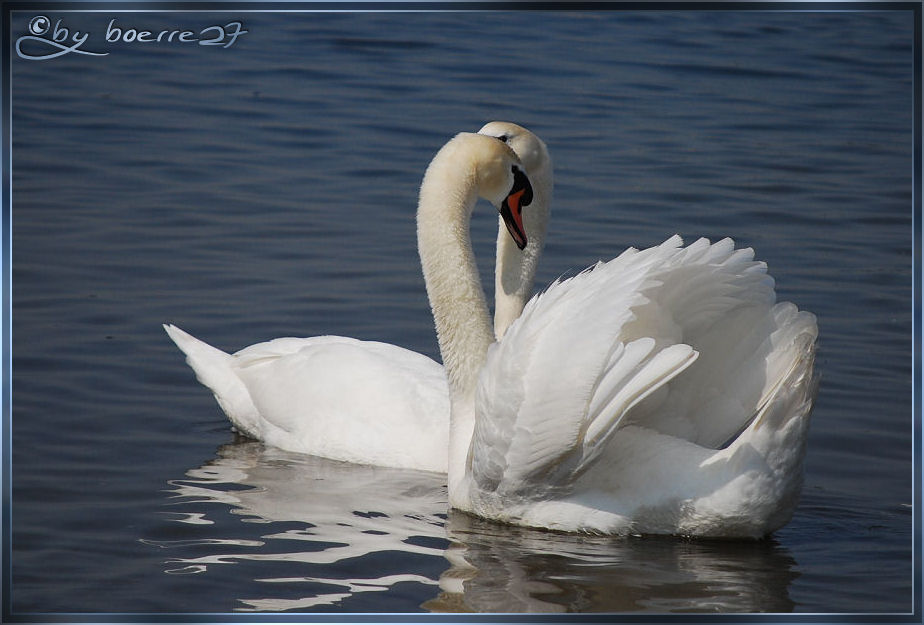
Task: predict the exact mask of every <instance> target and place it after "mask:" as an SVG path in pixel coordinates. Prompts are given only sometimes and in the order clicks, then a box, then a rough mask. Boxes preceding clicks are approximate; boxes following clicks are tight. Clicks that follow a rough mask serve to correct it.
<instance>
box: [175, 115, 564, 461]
mask: <svg viewBox="0 0 924 625" xmlns="http://www.w3.org/2000/svg"><path fill="white" fill-rule="evenodd" d="M479 132H481V133H482V134H484V135H488V136H491V137H497V138H502V140H503V141H504V142H505V143H506V144H507V145H509V146H510V148H511V149H512V150H514V151H515V152H517V153H518V154H519V155H520V156H521V157H522V160H523V162H524V164H525V166H528V167H529V171H530V173H531V174H532V176H533V178H534V179H535V184H536V193H535V197H534V201H533V210H532V211H531V212H530V214H529V215H526V216H525V217H524V225H525V228H526V230H527V232H528V233H529V236H530V238H531V241H530V243H529V245H528V246H527V247H526V248H525V249H524V250H522V251H521V250H519V249H518V248H517V246H516V245H514V244H513V242H512V241H511V239H510V237H509V236H508V235H507V232H506V228H505V227H504V225H503V223H501V224H500V226H499V231H500V232H499V236H498V241H497V263H496V275H497V290H496V316H495V325H494V327H495V331H496V332H497V336H502V335H503V333H504V331H505V330H506V328H507V326H509V324H510V323H511V321H512V320H513V319H515V318H516V317H517V316H518V315H519V313H520V311H521V310H522V308H523V305H524V304H525V303H526V301H527V299H528V298H529V296H530V295H531V294H532V285H533V280H534V277H535V273H536V268H537V265H538V262H539V256H540V252H541V250H542V245H543V241H544V239H545V232H546V227H547V223H548V209H549V202H550V201H551V193H552V164H551V160H550V158H549V154H548V151H547V149H546V147H545V144H544V143H543V142H542V141H541V140H540V139H539V138H538V137H536V135H534V134H533V133H531V132H529V131H528V130H526V129H525V128H522V127H520V126H517V125H516V124H511V123H509V122H490V123H488V124H486V125H485V126H484V127H483V128H482V129H481V130H480V131H479ZM492 141H494V139H492ZM164 328H165V329H166V331H167V333H168V334H169V336H170V338H171V339H173V341H174V342H175V343H176V345H177V346H178V347H179V348H180V349H181V350H182V351H183V352H184V353H185V354H186V360H187V362H188V363H189V365H190V366H191V367H192V368H193V370H194V371H195V372H196V375H197V377H198V379H199V381H200V382H202V384H204V385H205V386H207V387H208V388H209V389H210V390H211V391H212V393H213V394H214V395H215V398H216V400H217V401H218V404H219V405H220V406H221V408H222V410H223V411H224V412H225V414H226V415H227V416H228V418H229V419H230V420H231V422H232V424H233V425H234V426H235V427H236V428H237V429H238V430H239V431H240V432H241V433H243V434H245V435H247V436H250V437H252V438H255V439H258V440H260V441H263V442H264V443H267V444H269V445H273V446H276V447H280V448H282V449H285V450H287V451H295V452H301V453H307V454H313V455H317V456H323V457H326V458H332V459H335V460H344V461H348V462H355V463H359V464H372V465H379V466H388V467H397V468H409V469H419V470H425V471H436V472H442V473H446V471H447V457H448V449H449V391H448V387H447V384H446V375H445V372H444V370H443V367H442V366H441V365H439V364H438V363H436V362H434V361H433V360H432V359H430V358H427V357H426V356H423V355H421V354H417V353H415V352H412V351H410V350H407V349H403V348H401V347H397V346H394V345H389V344H386V343H378V342H374V341H360V340H357V339H352V338H346V337H340V336H316V337H310V338H280V339H275V340H272V341H268V342H265V343H258V344H256V345H252V346H250V347H247V348H245V349H243V350H241V351H239V352H237V353H235V354H233V355H231V354H227V353H225V352H223V351H221V350H219V349H216V348H214V347H211V346H210V345H208V344H206V343H204V342H202V341H200V340H198V339H196V338H195V337H193V336H191V335H189V334H187V333H186V332H184V331H183V330H181V329H179V328H177V327H176V326H173V325H165V326H164Z"/></svg>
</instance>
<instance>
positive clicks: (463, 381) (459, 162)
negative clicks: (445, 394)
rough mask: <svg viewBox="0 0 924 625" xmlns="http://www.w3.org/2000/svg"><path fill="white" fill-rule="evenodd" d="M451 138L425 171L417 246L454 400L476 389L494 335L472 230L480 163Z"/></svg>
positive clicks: (418, 214)
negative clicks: (458, 146)
mask: <svg viewBox="0 0 924 625" xmlns="http://www.w3.org/2000/svg"><path fill="white" fill-rule="evenodd" d="M456 147H457V146H456V145H455V143H454V142H452V141H451V142H450V143H448V144H446V146H444V147H443V149H442V150H440V152H439V153H437V155H436V156H435V157H434V159H433V161H432V162H431V164H430V166H429V167H428V168H427V172H426V174H424V179H423V182H422V183H421V187H420V202H419V204H418V209H417V245H418V251H419V253H420V261H421V266H422V268H423V273H424V280H425V281H426V285H427V296H428V298H429V300H430V308H431V309H432V311H433V320H434V322H435V324H436V334H437V339H438V340H439V345H440V353H441V354H442V357H443V365H444V366H445V368H446V373H447V377H448V380H449V390H450V397H451V398H452V401H453V403H454V404H455V402H456V401H457V399H459V398H463V397H465V398H467V397H469V396H471V395H472V394H473V393H474V387H475V383H476V381H477V378H478V372H479V371H480V369H481V366H482V364H483V363H484V359H485V354H486V352H487V349H488V346H489V345H490V344H491V342H492V341H493V340H494V333H493V331H492V328H491V319H490V315H489V313H488V306H487V302H486V301H485V297H484V290H483V289H482V286H481V280H480V279H479V277H478V268H477V265H476V263H475V254H474V252H473V251H472V244H471V237H470V235H469V222H470V219H471V213H472V209H473V208H474V206H475V203H476V201H477V200H478V189H477V184H476V181H477V174H476V171H475V163H474V162H473V160H472V159H471V158H467V155H466V154H465V153H464V152H462V151H460V150H458V149H455V148H456Z"/></svg>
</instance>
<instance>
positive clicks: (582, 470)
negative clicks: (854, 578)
mask: <svg viewBox="0 0 924 625" xmlns="http://www.w3.org/2000/svg"><path fill="white" fill-rule="evenodd" d="M492 147H496V146H490V145H488V144H485V143H484V141H483V140H481V139H476V138H473V137H472V136H471V135H459V136H457V137H456V138H455V139H453V140H452V141H450V143H449V144H447V146H446V147H445V148H444V150H442V151H441V152H440V153H439V154H438V155H437V156H436V157H435V158H434V161H433V163H431V165H430V168H429V169H428V171H427V175H426V176H425V178H424V182H423V185H422V188H421V203H420V206H419V208H418V239H419V247H420V253H421V261H422V264H423V268H424V276H425V278H426V280H427V288H428V294H429V296H430V302H431V306H432V307H433V311H434V319H435V321H436V325H437V333H438V336H439V338H440V348H441V352H442V354H443V359H444V362H446V366H447V369H448V373H449V380H450V394H451V399H452V421H453V425H452V429H451V433H450V439H451V440H450V460H449V497H450V503H451V504H452V505H453V506H455V507H457V508H460V509H463V510H467V511H469V512H472V513H475V514H478V515H480V516H484V517H486V518H490V519H495V520H500V521H505V522H510V523H516V524H521V525H529V526H537V527H546V528H551V529H558V530H566V531H587V532H599V533H617V534H625V533H669V534H685V535H705V536H751V537H757V536H762V535H765V534H767V533H770V532H772V531H774V530H776V529H778V528H779V527H781V526H782V525H783V524H785V523H786V522H787V521H788V520H789V518H790V516H791V514H792V512H793V509H794V507H795V504H796V502H797V500H798V495H799V491H800V488H801V480H802V459H803V456H804V449H805V438H806V432H807V427H808V422H809V413H810V409H811V405H812V401H813V398H814V393H815V380H814V376H813V362H814V345H815V339H816V336H817V327H816V323H815V318H814V316H813V315H811V314H810V313H805V312H799V311H798V310H797V309H796V308H795V306H793V305H792V304H788V303H783V304H775V294H774V290H773V286H774V285H773V280H772V279H771V278H770V277H769V276H768V275H767V273H766V266H765V265H764V264H763V263H760V262H756V261H754V260H753V252H752V251H751V250H750V249H744V250H736V249H735V247H734V244H733V242H732V241H731V240H730V239H725V240H722V241H719V242H717V243H715V244H710V242H709V241H707V240H705V239H700V240H698V241H696V242H694V243H693V244H692V245H690V246H688V247H683V246H682V242H681V239H680V237H678V236H675V237H672V238H670V239H668V240H667V241H666V242H665V243H663V244H662V245H660V246H658V247H655V248H650V249H647V250H643V251H637V250H634V249H630V250H627V251H626V252H624V253H623V254H621V255H620V256H619V257H617V258H615V259H613V260H612V261H609V262H607V263H599V264H598V265H596V266H595V267H593V268H592V269H591V270H588V271H586V272H584V273H581V274H579V275H577V276H575V277H573V278H571V279H569V280H564V281H560V282H556V283H555V284H553V285H552V286H550V287H549V288H548V289H547V290H546V291H545V292H544V293H542V294H540V295H538V296H536V297H535V298H533V299H532V300H531V301H530V302H529V303H528V304H527V305H526V307H525V309H524V310H523V313H522V315H521V316H520V317H519V318H518V319H517V320H516V321H514V322H513V323H512V325H511V326H510V328H509V329H508V330H507V333H506V334H505V335H504V337H503V339H502V340H501V341H499V342H497V343H494V344H491V345H489V346H488V347H482V346H484V345H488V344H490V343H491V341H490V339H489V338H488V337H485V336H481V335H482V334H485V331H484V330H483V328H484V326H485V324H484V322H483V321H479V320H478V315H483V314H484V313H483V312H482V311H483V310H484V305H483V301H477V298H475V297H472V296H471V294H470V292H473V291H475V290H477V289H475V288H474V286H473V285H476V284H477V275H474V276H473V275H471V267H472V266H473V258H472V251H471V244H470V241H469V240H468V233H467V227H460V224H465V225H467V219H468V215H469V214H470V212H471V210H472V208H473V207H474V204H475V197H474V193H476V191H477V193H478V194H480V195H482V196H483V197H487V198H488V199H490V200H491V201H492V202H494V203H495V205H499V204H500V202H501V200H502V199H503V198H504V191H503V189H504V185H503V184H498V183H497V182H496V179H495V178H494V177H492V176H490V175H489V174H487V173H486V172H485V170H492V169H497V170H498V171H504V170H505V169H508V168H509V166H510V165H509V161H507V160H505V159H504V158H503V155H500V156H499V155H498V154H496V153H494V152H493V151H492ZM466 151H468V152H470V159H471V160H470V163H471V164H470V165H468V166H469V167H472V168H473V169H474V170H475V171H474V173H473V172H472V171H469V170H466V169H465V168H464V167H462V168H461V169H459V170H456V169H455V168H457V167H458V164H459V163H461V162H463V159H460V158H459V156H458V155H459V154H460V153H464V152H466ZM506 156H507V157H508V158H509V159H515V157H514V156H511V155H509V154H507V155H506ZM450 157H451V158H450ZM513 162H515V160H514V161H513ZM453 175H454V176H455V180H456V184H457V185H459V190H458V192H457V193H456V194H454V195H453V197H457V198H466V199H464V200H461V201H459V202H457V203H451V202H445V201H443V202H435V201H433V200H432V199H431V198H432V196H431V194H430V193H429V189H428V187H429V185H430V184H431V181H432V180H440V181H441V184H442V185H443V186H446V185H447V184H448V183H447V180H449V179H450V178H452V177H453ZM497 176H500V174H499V173H498V174H497ZM477 180H489V181H490V182H489V183H488V184H486V185H482V184H479V183H477V182H473V181H477ZM511 183H512V180H509V179H508V181H507V182H506V189H507V192H509V190H510V184H511ZM525 210H528V207H527V208H526V209H525ZM440 220H442V225H440V226H437V224H440ZM449 259H452V260H451V261H450V260H449ZM459 259H461V261H460V260H459ZM457 285H463V286H464V287H465V296H464V297H458V296H457V295H456V294H455V289H456V288H457ZM482 298H483V295H482Z"/></svg>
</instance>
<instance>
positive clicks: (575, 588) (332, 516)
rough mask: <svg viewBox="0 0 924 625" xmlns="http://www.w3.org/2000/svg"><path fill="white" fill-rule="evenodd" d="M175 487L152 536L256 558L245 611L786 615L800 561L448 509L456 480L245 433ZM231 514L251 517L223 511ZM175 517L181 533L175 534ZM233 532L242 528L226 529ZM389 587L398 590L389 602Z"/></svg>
mask: <svg viewBox="0 0 924 625" xmlns="http://www.w3.org/2000/svg"><path fill="white" fill-rule="evenodd" d="M169 484H170V486H171V488H170V489H169V491H168V492H169V493H170V495H169V500H168V502H167V507H169V508H170V511H169V512H166V513H165V516H166V518H168V519H169V520H170V523H169V527H167V528H165V529H164V532H163V534H164V536H165V538H163V539H161V538H160V533H159V535H158V539H151V538H145V539H143V540H144V542H146V543H148V544H150V545H152V546H157V547H161V548H164V549H165V550H167V551H169V552H170V553H171V554H172V555H173V557H171V558H169V559H168V560H167V567H166V569H165V572H166V573H168V574H178V575H179V574H187V575H196V574H208V573H209V571H210V570H212V569H213V567H217V566H220V565H226V564H235V563H237V564H240V563H244V562H252V563H253V564H254V565H255V566H256V567H257V568H256V570H257V571H258V573H257V576H255V578H254V581H256V582H258V583H256V584H254V583H249V584H246V585H244V586H243V587H244V588H247V591H242V592H251V593H254V594H256V591H255V589H259V591H260V593H261V594H262V595H263V597H262V598H252V597H251V598H246V597H242V598H240V599H239V601H240V603H241V604H242V605H239V606H238V607H237V608H236V609H237V610H239V611H286V610H291V611H312V610H319V609H324V610H331V609H335V610H336V609H343V610H344V611H352V612H356V611H369V612H378V611H383V607H384V606H395V605H400V606H401V607H399V608H394V607H393V608H392V609H396V610H398V611H411V610H414V609H415V608H417V609H424V610H429V611H434V612H575V611H588V612H590V611H596V612H601V611H602V612H658V613H663V612H675V611H678V612H679V611H683V612H691V611H693V612H788V611H791V610H792V609H793V605H794V604H793V602H792V601H791V600H790V598H789V594H788V589H789V585H790V583H791V582H792V580H793V579H795V577H796V576H797V575H798V573H796V572H795V570H794V569H795V567H796V563H795V561H794V560H793V559H792V557H791V556H790V555H789V554H788V552H787V551H786V550H785V549H783V548H782V547H780V546H779V545H778V544H777V543H776V542H775V541H773V540H772V539H771V540H764V541H758V542H721V541H688V540H682V539H676V538H642V539H639V538H628V539H627V538H612V537H596V536H578V535H571V534H559V533H554V532H547V531H539V530H530V529H525V528H516V527H508V526H504V525H500V524H496V523H492V522H489V521H484V520H480V519H475V518H473V517H470V516H468V515H466V514H463V513H459V512H451V513H448V514H447V510H448V504H447V496H446V488H445V476H442V475H438V474H433V473H425V472H417V471H409V470H398V469H386V468H381V467H372V466H362V465H353V464H349V463H342V462H336V461H332V460H327V459H323V458H317V457H313V456H306V455H301V454H295V453H290V452H285V451H281V450H278V449H275V448H272V447H265V446H264V445H263V444H262V443H257V442H253V441H245V440H243V439H241V440H240V441H238V442H236V443H233V444H228V445H224V446H222V447H221V448H220V449H219V450H218V454H217V457H216V458H215V459H213V460H211V461H209V462H207V463H206V464H204V465H203V466H202V467H199V468H196V469H191V470H189V471H187V473H186V477H185V478H182V479H177V480H171V481H170V482H169ZM227 512H231V513H232V514H234V515H237V516H239V517H241V518H240V521H241V523H233V522H229V521H227V520H224V521H221V520H216V518H215V517H218V516H222V515H224V514H226V513H227ZM226 519H227V517H226ZM176 524H181V527H182V531H179V532H177V531H175V530H173V531H171V529H170V528H177V527H180V526H178V525H176ZM215 525H219V526H220V529H218V530H217V531H216V529H215ZM232 529H238V530H240V535H238V537H236V538H228V537H227V535H228V534H229V533H230V532H231V531H232ZM215 534H220V536H221V537H216V536H215ZM178 536H182V537H183V538H182V539H180V540H177V539H176V538H177V537H178ZM191 536H192V538H191ZM187 553H188V554H189V555H188V556H187ZM447 561H448V562H447ZM389 592H392V593H395V594H397V595H399V597H398V599H395V600H394V601H385V600H383V599H384V597H386V596H387V595H388V594H389ZM408 597H418V598H421V602H420V603H419V605H414V603H413V602H412V600H410V599H408ZM395 601H399V604H396V603H395ZM400 601H403V602H404V603H400ZM413 601H416V600H413ZM358 606H359V607H358ZM384 611H387V610H384Z"/></svg>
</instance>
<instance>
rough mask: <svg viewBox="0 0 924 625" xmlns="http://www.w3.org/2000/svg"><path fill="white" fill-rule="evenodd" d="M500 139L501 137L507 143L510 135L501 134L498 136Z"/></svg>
mask: <svg viewBox="0 0 924 625" xmlns="http://www.w3.org/2000/svg"><path fill="white" fill-rule="evenodd" d="M498 139H500V140H501V141H503V142H504V143H507V142H508V141H509V140H510V135H501V136H499V137H498Z"/></svg>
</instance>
